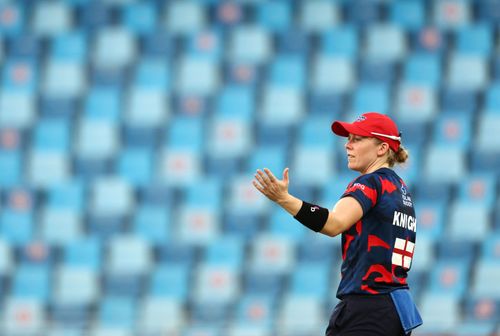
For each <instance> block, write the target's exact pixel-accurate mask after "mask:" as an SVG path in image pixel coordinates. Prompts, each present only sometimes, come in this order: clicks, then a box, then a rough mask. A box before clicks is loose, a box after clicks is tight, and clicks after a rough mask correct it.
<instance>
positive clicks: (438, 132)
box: [434, 112, 472, 149]
mask: <svg viewBox="0 0 500 336" xmlns="http://www.w3.org/2000/svg"><path fill="white" fill-rule="evenodd" d="M471 124H472V118H471V116H470V115H467V114H457V113H446V112H445V113H441V114H440V115H439V116H438V117H437V118H436V121H435V127H434V141H435V142H436V143H441V144H446V145H449V146H457V147H460V148H464V149H465V148H467V147H468V146H470V144H471V141H472V127H471Z"/></svg>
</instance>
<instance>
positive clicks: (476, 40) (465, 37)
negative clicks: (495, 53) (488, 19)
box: [457, 24, 493, 57]
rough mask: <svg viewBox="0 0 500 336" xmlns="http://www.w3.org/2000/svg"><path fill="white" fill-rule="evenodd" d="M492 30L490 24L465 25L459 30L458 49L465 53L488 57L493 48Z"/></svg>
mask: <svg viewBox="0 0 500 336" xmlns="http://www.w3.org/2000/svg"><path fill="white" fill-rule="evenodd" d="M492 41H493V36H492V31H491V27H490V26H489V25H485V24H478V25H473V26H468V27H463V28H461V29H460V30H459V31H458V32H457V42H458V43H457V51H458V52H460V53H461V54H464V55H478V56H482V57H488V55H489V54H490V53H491V49H492Z"/></svg>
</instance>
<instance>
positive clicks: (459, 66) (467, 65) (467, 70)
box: [446, 53, 488, 90]
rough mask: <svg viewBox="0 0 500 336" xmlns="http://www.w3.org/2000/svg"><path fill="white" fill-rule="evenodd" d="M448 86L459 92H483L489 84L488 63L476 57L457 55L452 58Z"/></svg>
mask: <svg viewBox="0 0 500 336" xmlns="http://www.w3.org/2000/svg"><path fill="white" fill-rule="evenodd" d="M449 62H450V64H449V70H448V76H447V78H446V80H447V85H448V86H449V87H450V88H452V89H458V90H481V89H484V88H485V87H486V85H487V83H488V71H487V70H488V69H487V64H486V61H485V60H484V59H483V58H481V57H479V56H474V55H466V54H459V53H456V54H454V55H452V56H451V57H450V61H449Z"/></svg>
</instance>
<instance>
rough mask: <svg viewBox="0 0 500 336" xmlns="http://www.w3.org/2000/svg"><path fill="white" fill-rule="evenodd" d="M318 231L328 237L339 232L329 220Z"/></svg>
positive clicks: (334, 235)
mask: <svg viewBox="0 0 500 336" xmlns="http://www.w3.org/2000/svg"><path fill="white" fill-rule="evenodd" d="M320 232H321V233H322V234H324V235H326V236H328V237H336V236H338V235H339V234H340V233H341V231H339V230H336V227H335V225H334V223H333V222H330V221H327V222H326V223H325V226H324V227H323V229H321V231H320Z"/></svg>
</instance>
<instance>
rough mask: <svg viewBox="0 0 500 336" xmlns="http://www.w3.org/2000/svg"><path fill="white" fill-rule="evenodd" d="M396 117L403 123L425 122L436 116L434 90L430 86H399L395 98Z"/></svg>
mask: <svg viewBox="0 0 500 336" xmlns="http://www.w3.org/2000/svg"><path fill="white" fill-rule="evenodd" d="M395 104H396V106H395V109H396V111H395V112H396V116H397V118H398V120H400V121H403V122H425V121H429V120H431V119H432V118H433V117H435V115H436V114H437V108H438V104H437V97H436V90H435V89H434V88H433V87H432V86H430V85H423V84H410V83H406V82H402V83H400V84H399V88H398V92H397V97H396V102H395Z"/></svg>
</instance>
